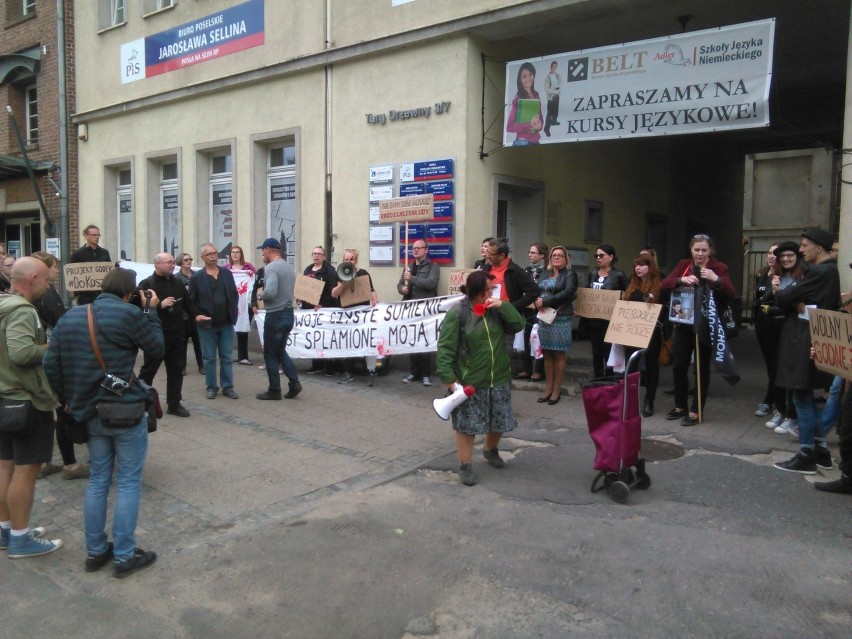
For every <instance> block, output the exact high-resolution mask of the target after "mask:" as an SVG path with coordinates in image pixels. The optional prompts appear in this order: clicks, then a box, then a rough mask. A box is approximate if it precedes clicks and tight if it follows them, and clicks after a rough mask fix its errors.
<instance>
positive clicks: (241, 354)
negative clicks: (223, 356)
mask: <svg viewBox="0 0 852 639" xmlns="http://www.w3.org/2000/svg"><path fill="white" fill-rule="evenodd" d="M225 268H226V269H228V270H230V271H248V272H249V273H251V274H252V275H256V274H257V269H256V268H255V267H254V264H252V263H251V262H246V256H245V254H244V253H243V247H241V246H237V245H234V246H232V247H231V251H230V252H229V253H228V263H227V264H225ZM247 312H248V316H249V317H248V322H249V326H251V308H248V309H247ZM248 335H249V334H248V331H237V362H239V363H240V364H242V365H243V366H251V360H250V359H249V356H248Z"/></svg>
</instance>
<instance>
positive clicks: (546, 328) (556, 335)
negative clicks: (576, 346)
mask: <svg viewBox="0 0 852 639" xmlns="http://www.w3.org/2000/svg"><path fill="white" fill-rule="evenodd" d="M571 328H572V321H571V316H570V315H557V316H556V319H555V320H553V324H545V323H544V322H539V323H538V338H539V340H541V348H542V350H546V351H567V350H568V349H570V348H571Z"/></svg>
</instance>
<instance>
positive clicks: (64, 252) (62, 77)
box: [56, 0, 71, 306]
mask: <svg viewBox="0 0 852 639" xmlns="http://www.w3.org/2000/svg"><path fill="white" fill-rule="evenodd" d="M56 51H57V56H56V57H57V66H58V71H59V167H60V170H61V171H62V172H61V173H60V174H59V187H60V188H59V237H60V243H59V245H60V249H59V250H60V253H59V255H60V261H61V262H62V263H63V264H67V263H68V259H69V257H70V256H71V247H70V246H69V243H70V242H71V229H70V225H69V220H68V100H67V94H66V91H67V78H66V72H67V68H66V65H65V62H66V52H65V0H56ZM61 288H62V301H63V302H64V303H65V305H66V306H67V305H68V304H69V302H70V297H69V295H68V291H66V290H65V286H62V287H61Z"/></svg>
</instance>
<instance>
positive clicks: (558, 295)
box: [541, 268, 579, 315]
mask: <svg viewBox="0 0 852 639" xmlns="http://www.w3.org/2000/svg"><path fill="white" fill-rule="evenodd" d="M549 277H550V271H545V272H544V273H542V278H544V279H547V278H549ZM578 287H579V278H578V277H577V273H576V272H575V271H574V270H573V269H570V268H563V269H561V270H560V271H559V274H558V275H557V276H556V286H554V287H553V290H554V293H553V294H552V295H542V296H541V302H542V304H544V305H545V306H547V307H549V308H555V309H556V313H557V315H573V314H574V299H575V298H576V297H577V288H578Z"/></svg>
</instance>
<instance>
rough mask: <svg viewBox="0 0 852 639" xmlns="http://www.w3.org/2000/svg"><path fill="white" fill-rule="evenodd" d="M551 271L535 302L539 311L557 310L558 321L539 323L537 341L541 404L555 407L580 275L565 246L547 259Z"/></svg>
mask: <svg viewBox="0 0 852 639" xmlns="http://www.w3.org/2000/svg"><path fill="white" fill-rule="evenodd" d="M548 263H549V264H550V269H549V270H547V271H545V272H543V273H542V274H541V277H540V278H539V282H538V285H539V287H540V288H541V296H540V297H538V298H536V300H535V302H534V304H535V307H536V309H538V310H539V311H542V310H543V309H547V308H552V309H556V318H555V319H554V320H553V322H552V323H550V324H548V323H546V322H544V321H541V320H539V322H538V337H539V340H540V341H541V350H542V352H543V353H544V377H545V390H544V395H542V396H541V397H539V398H538V400H537V401H538V402H539V403H540V404H543V403H544V402H547V404H548V405H549V406H553V405H554V404H556V403H557V402H558V401H559V399H560V398H561V397H562V379H563V378H564V376H565V360H566V357H567V354H568V350H569V349H570V348H571V329H572V323H573V316H574V298H575V297H577V287H578V280H577V273H575V272H574V270H573V269H572V268H571V264H570V263H569V262H568V251H567V250H566V249H565V247H564V246H554V247H553V248H552V249H550V255H549V256H548Z"/></svg>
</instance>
